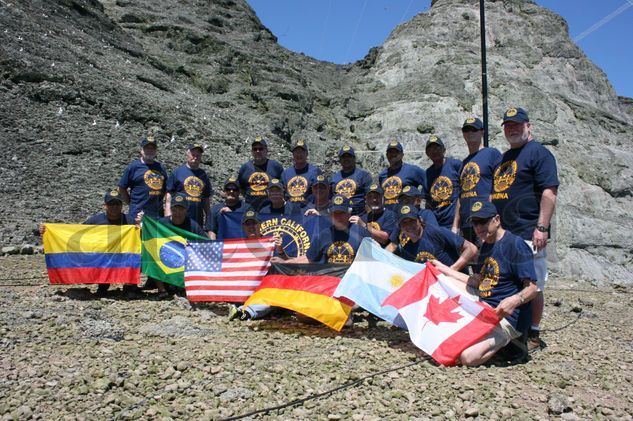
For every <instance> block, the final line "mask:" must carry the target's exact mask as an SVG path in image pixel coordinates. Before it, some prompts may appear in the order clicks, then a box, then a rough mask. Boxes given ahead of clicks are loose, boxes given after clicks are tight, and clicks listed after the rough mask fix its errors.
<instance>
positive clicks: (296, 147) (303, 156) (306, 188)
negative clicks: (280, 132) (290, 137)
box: [280, 139, 321, 208]
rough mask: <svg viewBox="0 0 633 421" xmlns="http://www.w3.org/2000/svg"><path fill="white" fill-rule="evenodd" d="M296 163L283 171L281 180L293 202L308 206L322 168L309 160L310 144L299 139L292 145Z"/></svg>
mask: <svg viewBox="0 0 633 421" xmlns="http://www.w3.org/2000/svg"><path fill="white" fill-rule="evenodd" d="M291 150H292V160H293V162H294V165H293V166H292V167H288V168H286V169H285V170H284V171H283V172H282V173H281V178H280V179H281V182H282V183H283V185H284V187H285V189H286V197H287V198H288V201H290V202H292V203H299V204H301V206H302V207H304V208H305V207H306V206H307V204H308V203H310V201H311V199H312V184H313V183H314V180H315V179H316V177H317V176H318V175H320V174H321V169H320V168H319V167H317V166H316V165H313V164H310V163H309V162H308V144H307V143H306V141H305V140H303V139H299V140H297V141H296V142H295V143H294V144H293V145H292V149H291Z"/></svg>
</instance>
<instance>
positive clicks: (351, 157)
mask: <svg viewBox="0 0 633 421" xmlns="http://www.w3.org/2000/svg"><path fill="white" fill-rule="evenodd" d="M338 158H339V162H340V164H341V170H340V171H339V172H337V173H336V174H334V176H333V177H332V191H333V192H334V193H335V194H342V195H343V196H345V197H347V198H348V199H351V200H352V215H362V214H363V213H364V212H365V194H366V193H367V189H369V186H370V185H371V184H372V179H371V175H370V174H369V173H368V172H367V171H365V170H363V169H362V168H358V167H357V166H356V153H355V152H354V148H352V147H351V146H343V147H342V148H341V149H340V150H339V151H338Z"/></svg>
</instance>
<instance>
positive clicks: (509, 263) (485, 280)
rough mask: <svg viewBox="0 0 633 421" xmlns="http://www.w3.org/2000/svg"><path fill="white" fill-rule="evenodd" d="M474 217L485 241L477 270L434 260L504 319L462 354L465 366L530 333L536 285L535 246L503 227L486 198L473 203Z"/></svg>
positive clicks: (475, 225)
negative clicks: (470, 271) (461, 269)
mask: <svg viewBox="0 0 633 421" xmlns="http://www.w3.org/2000/svg"><path fill="white" fill-rule="evenodd" d="M470 221H471V222H472V225H473V229H474V230H475V233H476V234H477V236H478V237H479V238H480V239H481V241H482V245H481V249H480V250H479V257H478V259H477V265H476V266H475V274H474V275H471V276H468V275H466V274H464V273H461V272H458V271H456V270H454V269H451V268H449V267H448V266H446V265H444V264H443V263H441V262H439V261H437V260H434V261H432V263H433V265H435V266H436V267H437V268H438V270H439V271H440V272H442V273H443V274H445V275H447V276H450V277H452V278H454V279H457V280H458V281H461V282H463V283H464V284H465V285H463V286H464V287H465V289H467V288H466V287H471V288H475V289H477V290H478V295H479V300H480V301H483V302H485V303H488V304H490V305H491V306H492V307H494V308H495V311H496V313H497V317H499V319H500V323H499V325H497V326H496V327H495V329H494V330H493V331H492V332H491V333H489V334H488V335H486V336H484V337H483V339H482V340H480V341H479V342H477V343H475V344H474V345H471V346H470V347H468V348H466V349H465V350H464V351H463V352H462V353H461V356H460V361H461V363H462V364H463V365H469V366H475V365H480V364H483V363H485V362H486V361H488V360H489V359H490V358H491V357H492V356H493V355H495V353H496V352H497V351H499V350H500V349H501V348H503V347H504V346H506V345H507V344H508V343H509V342H510V341H511V340H512V339H515V338H518V337H521V336H522V333H524V332H527V329H528V328H529V326H530V316H531V307H530V301H531V300H532V299H533V298H534V297H536V294H537V290H536V273H535V271H534V262H533V259H532V251H531V250H530V249H529V247H528V246H527V245H526V244H525V242H524V241H523V240H522V239H521V238H520V237H518V236H516V235H514V234H512V233H511V232H509V231H506V230H505V229H503V228H501V217H500V216H499V214H498V213H497V209H496V208H495V206H494V205H493V204H492V203H490V202H487V201H481V202H475V203H473V204H472V207H471V216H470ZM477 272H478V273H477Z"/></svg>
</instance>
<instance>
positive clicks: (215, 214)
mask: <svg viewBox="0 0 633 421" xmlns="http://www.w3.org/2000/svg"><path fill="white" fill-rule="evenodd" d="M222 208H229V209H231V211H233V212H244V211H245V210H246V209H247V208H250V206H249V205H247V204H246V203H244V202H242V201H241V200H240V201H238V202H237V203H236V204H234V205H232V206H229V205H227V204H226V203H224V202H222V203H216V204H215V205H213V206H211V213H210V215H209V216H208V217H207V222H206V223H205V224H204V230H205V231H211V232H214V233H215V234H216V235H217V234H218V231H219V229H220V215H222V214H221V213H220V210H221V209H222Z"/></svg>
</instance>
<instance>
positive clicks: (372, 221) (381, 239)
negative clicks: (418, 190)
mask: <svg viewBox="0 0 633 421" xmlns="http://www.w3.org/2000/svg"><path fill="white" fill-rule="evenodd" d="M365 210H366V212H365V214H363V216H358V215H355V216H352V217H351V218H350V222H351V223H352V224H358V225H360V226H362V227H363V228H365V229H366V230H367V231H369V234H371V238H373V239H374V240H376V242H378V243H379V244H380V245H382V246H383V247H384V246H386V245H387V244H389V236H390V235H391V233H392V232H393V231H394V230H395V229H396V216H395V214H394V213H393V212H392V211H390V210H389V209H386V208H385V205H384V203H383V190H382V188H381V187H380V185H378V184H372V185H371V186H369V190H368V191H367V194H366V195H365Z"/></svg>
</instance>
